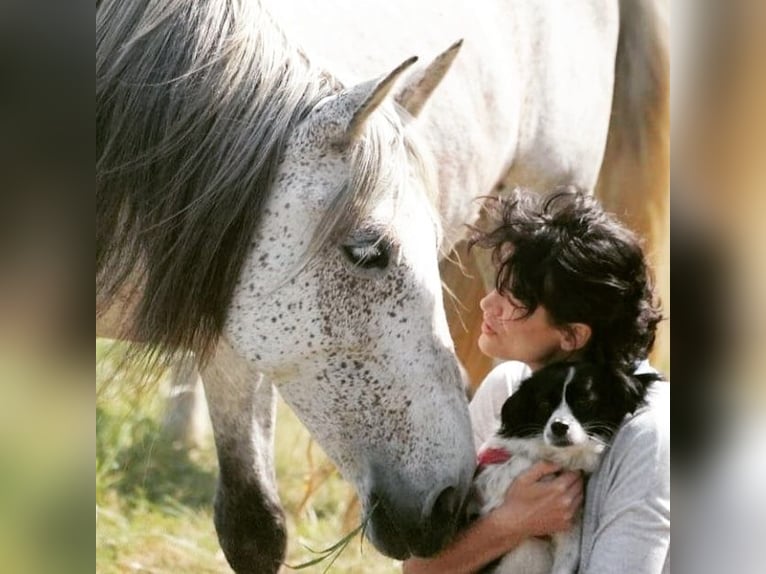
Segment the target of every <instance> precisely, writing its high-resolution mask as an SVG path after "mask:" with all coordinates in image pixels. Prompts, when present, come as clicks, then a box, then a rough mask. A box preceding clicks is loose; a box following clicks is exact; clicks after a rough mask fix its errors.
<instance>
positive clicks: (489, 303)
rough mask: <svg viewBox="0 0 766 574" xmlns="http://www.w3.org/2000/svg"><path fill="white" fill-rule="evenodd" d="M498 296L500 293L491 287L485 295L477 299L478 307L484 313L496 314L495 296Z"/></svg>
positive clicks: (497, 308) (497, 310) (497, 309)
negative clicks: (479, 299)
mask: <svg viewBox="0 0 766 574" xmlns="http://www.w3.org/2000/svg"><path fill="white" fill-rule="evenodd" d="M498 297H500V294H499V293H498V292H497V289H493V290H492V291H490V292H489V293H487V295H486V296H485V297H484V298H483V299H482V300H481V301H479V307H480V308H481V310H482V311H484V312H485V313H493V314H495V315H496V314H498V312H499V309H500V308H499V306H498V305H497V298H498Z"/></svg>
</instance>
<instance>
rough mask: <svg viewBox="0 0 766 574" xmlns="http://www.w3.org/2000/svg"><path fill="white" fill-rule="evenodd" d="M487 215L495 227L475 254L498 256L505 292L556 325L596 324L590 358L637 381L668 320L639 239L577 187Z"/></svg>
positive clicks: (491, 207) (519, 192) (522, 195)
mask: <svg viewBox="0 0 766 574" xmlns="http://www.w3.org/2000/svg"><path fill="white" fill-rule="evenodd" d="M485 208H486V210H487V215H488V216H489V221H490V225H491V226H494V227H492V228H491V229H489V230H484V231H482V230H480V229H477V228H475V227H473V228H471V229H472V231H473V235H472V237H471V238H470V240H469V248H470V247H473V246H474V245H478V246H479V247H484V248H488V249H492V258H493V261H494V263H495V265H496V266H497V276H496V288H497V291H498V293H500V294H501V295H505V296H508V295H512V296H513V297H514V298H515V299H517V300H519V301H520V302H521V303H522V304H523V305H524V307H525V308H526V311H527V313H532V312H534V310H535V309H536V308H537V307H538V305H542V306H543V307H544V308H545V309H546V311H548V314H549V316H550V317H551V319H552V321H553V322H554V324H556V325H560V326H564V325H566V324H567V323H585V324H587V325H589V326H590V328H591V331H592V334H591V338H590V341H589V342H588V345H587V346H586V348H585V356H584V358H585V359H586V360H590V361H593V362H596V363H600V364H603V365H608V366H610V367H613V368H617V369H619V370H620V371H622V372H625V373H630V374H632V372H633V370H634V368H635V363H636V362H637V361H639V360H641V359H644V358H646V356H647V355H648V353H649V351H650V350H651V348H652V345H653V344H654V338H655V332H656V329H657V324H658V323H659V322H660V321H661V320H662V313H661V310H660V304H659V300H658V299H657V297H656V296H655V293H654V288H653V282H652V278H651V275H650V271H649V268H648V265H647V263H646V259H645V257H644V253H643V251H642V248H641V243H640V241H639V240H638V237H637V236H636V235H635V234H634V233H633V232H631V231H630V230H628V229H627V228H626V227H624V226H623V225H622V224H621V223H620V222H619V221H618V220H617V219H616V218H615V217H614V216H612V215H611V214H608V213H605V212H604V210H603V208H602V207H601V205H600V204H599V203H598V201H596V200H595V199H594V198H592V197H590V196H589V195H586V194H584V193H582V192H581V191H579V190H577V189H576V188H574V187H563V188H557V189H556V190H554V191H553V193H552V194H550V195H548V196H545V197H542V196H540V195H538V194H536V193H534V192H531V191H528V190H524V189H516V190H514V192H513V193H512V194H511V195H510V196H509V197H500V198H489V199H488V200H487V204H486V206H485Z"/></svg>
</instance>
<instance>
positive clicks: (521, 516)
mask: <svg viewBox="0 0 766 574" xmlns="http://www.w3.org/2000/svg"><path fill="white" fill-rule="evenodd" d="M489 215H490V219H491V220H493V221H494V227H493V228H492V229H490V230H489V231H480V230H474V231H475V235H474V237H473V239H472V242H471V244H472V245H478V246H480V247H484V248H488V249H492V254H493V260H494V262H495V264H496V266H497V277H496V288H495V290H494V291H492V292H491V293H490V294H489V295H487V296H486V297H485V298H484V299H483V300H482V301H481V308H482V310H483V312H484V323H483V325H482V333H481V336H480V337H479V342H478V344H479V348H480V349H481V350H482V352H483V353H485V354H486V355H489V356H490V357H493V358H496V359H502V360H506V361H508V362H506V363H503V364H501V365H500V366H498V367H497V368H495V369H494V370H493V371H492V372H491V373H490V374H489V375H488V376H487V378H486V379H485V380H484V382H483V383H482V384H481V386H480V387H479V390H478V391H477V393H476V396H475V397H474V399H473V401H472V402H471V405H470V410H471V417H472V423H473V429H474V440H475V442H476V446H477V448H478V447H479V445H481V444H482V443H483V442H484V441H485V440H486V439H487V438H489V437H490V436H491V435H492V434H493V433H494V432H495V430H496V429H497V427H498V425H499V413H500V409H501V407H502V405H503V403H504V402H505V399H506V398H507V397H508V396H509V395H510V394H511V393H512V392H513V390H514V389H515V388H517V387H518V385H519V383H520V382H521V381H522V380H524V378H526V377H527V376H528V375H529V374H530V373H531V372H532V371H534V370H536V369H539V368H541V367H543V366H545V365H548V364H550V363H552V362H554V361H561V360H572V359H574V360H577V359H586V360H589V361H593V362H597V363H601V364H608V365H611V366H612V367H613V368H617V369H621V370H623V371H624V372H629V373H635V374H641V373H646V372H651V367H649V366H648V364H647V363H646V356H647V354H648V352H649V351H650V350H651V347H652V344H653V343H654V336H655V331H656V327H657V323H658V322H659V321H660V320H661V313H660V311H659V307H658V304H657V302H656V299H655V296H654V292H653V288H652V283H651V278H650V275H649V270H648V267H647V264H646V260H645V258H644V255H643V252H642V250H641V247H640V244H639V242H638V240H637V238H636V237H635V235H634V234H632V233H631V232H630V231H628V230H627V229H626V228H625V227H623V226H622V225H621V224H620V223H619V222H618V221H617V220H616V219H615V218H613V217H611V216H610V215H608V214H606V213H604V212H603V210H602V208H601V207H600V205H599V204H598V203H597V202H596V201H595V200H594V199H592V198H591V197H589V196H586V195H584V194H582V193H580V192H578V191H576V190H573V189H571V188H566V189H563V190H559V191H557V192H555V193H553V194H552V195H550V196H549V197H548V198H547V199H542V198H540V197H539V196H537V195H535V194H533V193H531V192H526V191H521V190H517V191H516V192H515V193H514V194H513V195H512V196H511V197H510V198H506V199H496V200H492V201H491V202H490V204H489ZM669 403H670V400H669V391H668V385H667V384H666V383H663V382H657V383H654V384H653V385H652V387H650V389H649V392H648V395H647V406H645V407H642V408H641V409H639V410H638V411H636V413H634V414H633V415H632V416H629V417H627V418H626V420H625V421H623V423H622V425H621V426H620V429H619V430H618V432H617V433H616V434H615V436H614V440H613V441H612V445H611V447H610V449H609V450H608V451H607V453H606V454H605V455H604V457H603V459H602V462H601V465H600V466H599V468H598V469H597V470H596V472H595V473H594V474H593V475H592V476H591V477H590V479H589V480H588V484H587V488H586V489H585V490H586V491H587V492H586V493H585V507H584V513H583V515H584V518H583V537H582V544H581V561H580V570H579V571H580V572H581V573H588V574H594V573H603V574H615V573H617V572H630V573H631V574H643V573H645V574H659V573H661V572H662V573H664V572H669V559H668V553H669V546H670V484H669V483H670V476H669V451H670V430H669V429H670V425H669ZM558 470H559V469H558V468H557V467H556V466H555V465H553V464H549V463H539V464H537V465H535V466H533V467H532V468H531V469H529V471H528V472H527V473H525V474H524V475H522V476H521V477H520V478H519V479H518V480H516V481H515V482H514V483H513V485H512V486H511V487H510V488H509V490H508V493H507V494H506V498H505V503H504V504H503V505H502V506H501V507H499V508H497V509H496V510H494V511H493V512H491V513H490V514H488V515H486V516H484V517H482V518H480V519H479V520H477V521H476V522H474V523H472V524H471V525H470V526H469V527H468V528H467V529H466V530H464V531H463V532H461V533H460V534H459V535H458V536H457V537H456V539H455V540H454V541H453V542H452V544H451V545H450V546H448V547H447V548H446V549H444V550H443V551H442V552H441V553H440V554H439V555H437V556H436V557H433V558H431V559H418V558H413V559H410V560H408V561H406V562H405V563H404V565H403V570H404V572H405V573H406V574H417V573H427V572H439V573H441V574H446V573H449V572H455V573H457V572H475V571H477V570H479V569H481V568H482V567H484V566H485V565H487V564H488V563H490V562H492V561H493V560H494V559H496V558H498V557H500V556H502V555H503V554H505V553H507V552H509V551H510V550H512V549H513V548H515V547H516V546H517V545H518V544H519V543H520V542H522V541H523V540H525V539H526V538H528V537H530V536H544V535H547V534H552V533H554V532H558V531H563V530H566V529H568V528H569V527H570V526H571V521H572V518H573V517H574V515H575V513H576V512H577V510H578V509H579V507H580V505H581V503H582V500H583V489H584V487H583V480H582V478H581V477H580V476H579V474H576V473H571V472H567V473H557V471H558ZM550 475H553V476H550Z"/></svg>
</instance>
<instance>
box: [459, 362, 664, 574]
mask: <svg viewBox="0 0 766 574" xmlns="http://www.w3.org/2000/svg"><path fill="white" fill-rule="evenodd" d="M650 369H651V367H648V366H647V365H642V366H641V367H639V369H638V370H637V371H636V372H637V373H642V372H646V371H647V370H650ZM529 375H530V371H529V368H528V367H527V366H526V365H524V364H522V363H519V362H515V361H509V362H506V363H503V364H501V365H499V366H498V367H496V368H495V369H494V370H493V371H492V372H491V373H490V374H489V375H488V376H487V378H486V379H485V380H484V382H483V383H482V384H481V386H480V387H479V390H478V391H477V392H476V395H475V396H474V398H473V401H471V405H470V411H471V420H472V424H473V432H474V442H475V444H476V448H477V449H478V448H479V447H480V446H481V445H482V444H483V443H484V441H485V440H487V439H488V438H489V437H490V436H492V434H493V433H494V432H495V431H496V430H497V428H498V427H499V425H500V409H501V408H502V406H503V403H504V402H505V399H507V398H508V397H509V396H510V395H511V393H513V391H514V390H515V389H516V388H518V386H519V384H520V383H521V381H523V380H524V379H525V378H526V377H528V376H529ZM669 550H670V385H669V384H668V383H665V382H658V383H654V384H653V385H652V386H651V387H650V389H649V394H648V397H647V405H646V406H645V407H643V408H641V409H639V410H638V411H636V413H635V414H634V415H632V416H631V417H629V418H627V419H626V420H625V421H624V422H623V424H622V426H621V427H620V429H619V431H618V432H617V434H616V435H615V437H614V440H613V441H612V445H611V447H610V448H609V449H608V450H607V451H606V452H605V454H604V456H603V458H602V460H601V464H600V465H599V468H597V469H596V471H595V472H594V473H593V475H592V476H591V477H590V479H589V480H588V485H587V489H586V494H585V508H584V518H583V537H582V544H581V557H580V570H579V572H580V573H581V574H623V573H630V574H660V573H662V574H668V573H669V572H670V560H669Z"/></svg>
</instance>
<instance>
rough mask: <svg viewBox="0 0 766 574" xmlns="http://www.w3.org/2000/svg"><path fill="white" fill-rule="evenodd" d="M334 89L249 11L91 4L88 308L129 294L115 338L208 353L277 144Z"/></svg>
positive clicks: (176, 2) (225, 4) (235, 5)
mask: <svg viewBox="0 0 766 574" xmlns="http://www.w3.org/2000/svg"><path fill="white" fill-rule="evenodd" d="M337 89H338V86H337V85H334V84H333V80H332V79H331V78H330V77H329V76H328V75H323V74H320V73H318V72H317V71H316V70H311V69H310V67H309V64H308V61H307V59H306V58H304V57H303V56H302V55H301V54H300V53H299V52H298V51H297V50H294V49H290V48H289V47H288V45H287V43H286V41H285V38H284V36H283V35H282V34H281V32H280V31H279V30H278V29H277V27H276V26H275V25H274V23H273V22H272V21H271V19H270V17H269V16H268V15H267V14H266V13H265V12H264V11H263V10H262V8H261V7H260V5H259V4H258V3H248V2H237V1H234V0H196V1H195V2H188V1H185V0H131V1H129V2H126V1H124V0H103V1H101V2H98V3H97V12H96V214H97V217H96V298H97V309H99V308H101V309H106V308H107V307H108V305H109V303H110V301H112V300H113V299H114V297H115V296H117V294H118V293H120V292H121V291H124V290H126V289H130V288H131V286H138V291H137V293H138V298H137V301H136V312H135V315H134V318H133V320H132V322H131V324H130V325H129V326H127V327H126V333H125V336H126V337H129V338H132V339H134V340H139V341H144V342H146V343H148V344H149V345H150V346H151V347H153V348H155V349H160V350H174V349H179V348H182V349H192V350H194V351H196V352H198V353H201V354H203V355H204V354H205V352H207V351H209V350H210V349H211V346H212V344H213V343H214V342H215V340H216V339H217V337H218V336H219V334H220V332H221V330H222V328H223V325H224V322H225V320H226V311H227V309H228V306H229V302H230V299H231V296H232V293H233V290H234V288H235V285H236V282H237V279H238V277H239V273H240V270H241V268H242V265H243V262H244V258H245V256H246V255H247V253H248V251H249V250H250V249H251V248H252V245H251V241H252V238H253V235H254V231H255V229H256V227H257V225H258V223H259V220H260V218H261V214H262V210H263V206H264V203H265V201H266V198H267V197H268V193H269V190H270V188H271V185H272V182H273V178H274V174H275V171H276V168H277V164H278V161H279V159H280V156H281V152H282V150H283V148H284V144H285V142H286V139H287V136H288V135H289V134H290V132H291V131H292V129H293V128H294V127H295V126H296V124H297V123H298V122H299V121H300V120H301V119H302V118H303V117H304V116H305V115H306V114H307V113H308V111H309V110H310V109H311V108H312V107H313V106H314V104H315V103H316V102H317V101H319V100H320V99H321V98H322V97H324V96H326V95H328V94H330V93H332V92H333V91H335V90H337Z"/></svg>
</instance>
